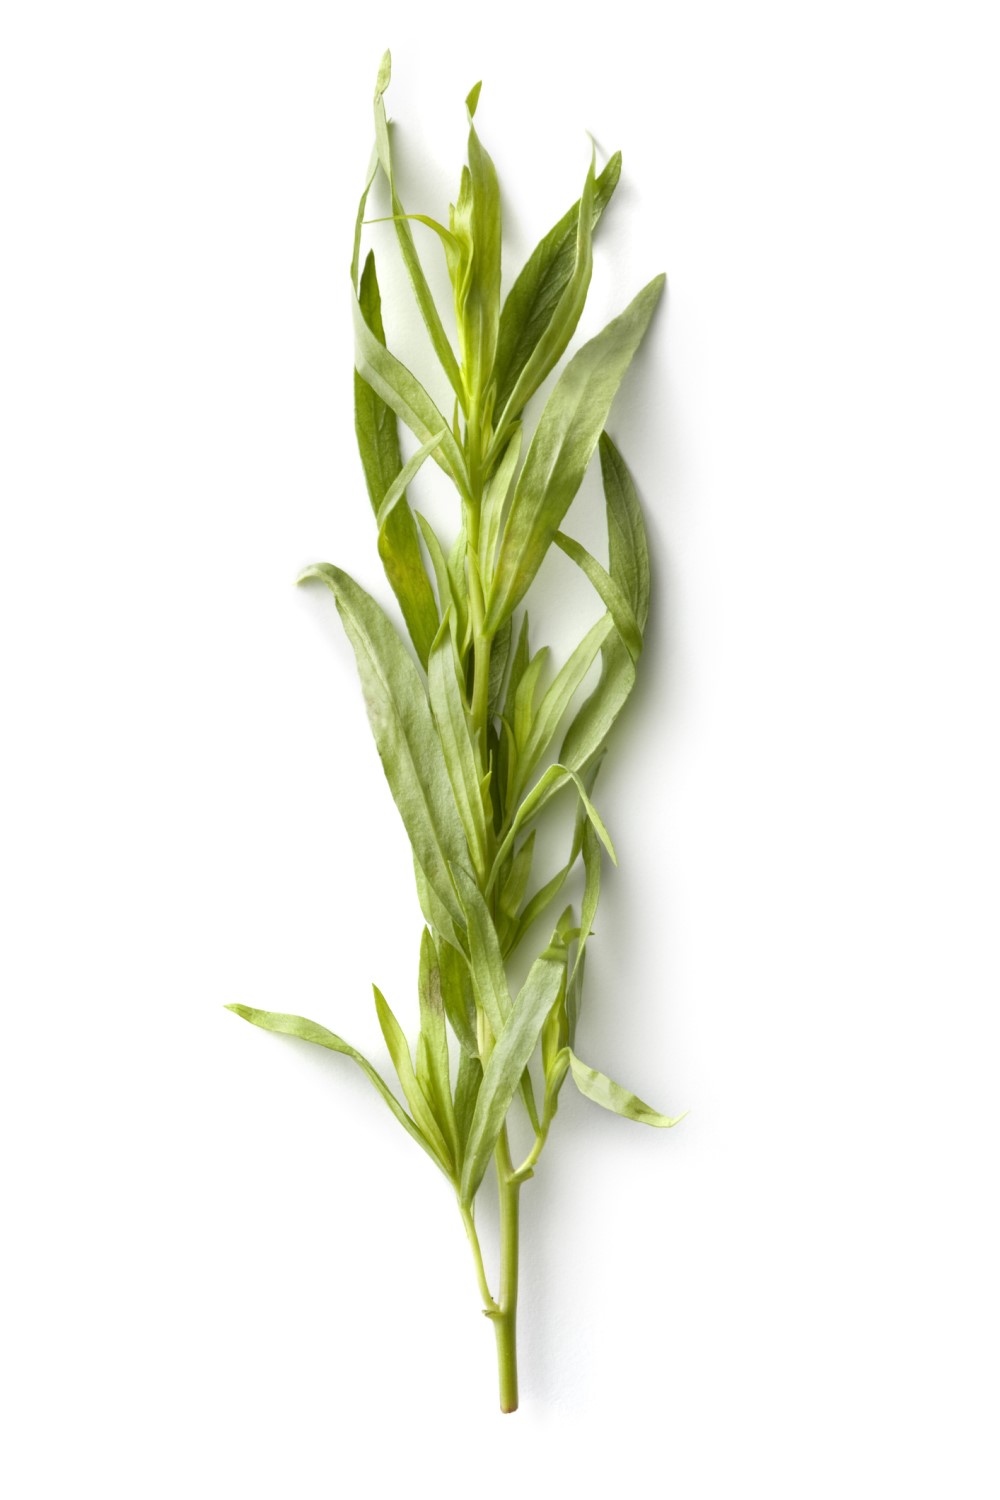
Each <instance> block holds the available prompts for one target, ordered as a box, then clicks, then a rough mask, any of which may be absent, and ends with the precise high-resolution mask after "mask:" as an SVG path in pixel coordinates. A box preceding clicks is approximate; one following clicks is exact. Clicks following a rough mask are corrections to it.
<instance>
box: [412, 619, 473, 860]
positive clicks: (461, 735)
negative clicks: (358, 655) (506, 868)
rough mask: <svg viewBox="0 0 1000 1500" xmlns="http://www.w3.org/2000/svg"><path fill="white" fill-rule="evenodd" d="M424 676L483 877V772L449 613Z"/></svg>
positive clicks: (458, 804)
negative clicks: (481, 785) (470, 721)
mask: <svg viewBox="0 0 1000 1500" xmlns="http://www.w3.org/2000/svg"><path fill="white" fill-rule="evenodd" d="M427 677H428V688H429V692H430V702H431V712H432V713H433V715H434V722H435V724H436V726H437V731H438V738H439V739H440V741H441V748H442V750H443V751H444V762H445V766H446V767H447V770H448V779H449V780H450V782H451V786H452V790H453V792H454V794H455V805H456V807H457V808H458V815H459V817H460V818H461V820H462V827H463V829H464V830H465V837H466V841H467V843H468V848H469V855H470V857H471V859H472V864H473V868H474V870H475V871H476V872H477V874H478V875H480V876H482V875H483V874H484V872H485V864H486V814H485V811H484V808H483V799H482V794H481V792H480V781H481V779H482V772H481V769H480V766H479V759H478V754H477V750H476V746H475V743H474V741H473V736H472V730H471V728H470V725H469V715H468V710H467V708H466V704H465V699H464V695H463V691H462V686H461V683H460V681H459V663H458V657H457V654H456V650H455V642H454V640H453V639H452V632H451V614H450V612H449V613H448V614H447V615H446V616H445V618H444V620H443V621H442V624H441V629H440V630H439V631H438V634H437V639H436V640H435V642H434V645H433V647H432V648H431V654H430V660H429V661H428V664H427Z"/></svg>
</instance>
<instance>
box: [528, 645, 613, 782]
mask: <svg viewBox="0 0 1000 1500" xmlns="http://www.w3.org/2000/svg"><path fill="white" fill-rule="evenodd" d="M612 629H613V624H612V620H611V616H610V615H604V616H602V618H601V619H600V620H598V621H597V623H596V624H594V625H592V626H591V628H590V629H589V630H588V631H587V634H586V635H585V636H584V638H583V640H582V641H581V642H580V643H579V645H578V646H577V647H576V648H575V649H574V650H573V651H572V652H571V653H570V656H569V657H568V659H567V660H566V661H565V662H564V663H563V665H562V667H560V669H559V671H558V672H557V673H556V675H555V677H554V678H553V680H552V682H551V683H550V685H549V687H548V688H547V689H546V691H545V694H544V696H543V698H542V701H541V703H540V704H539V705H538V711H537V713H536V714H535V715H534V718H533V719H532V723H531V732H530V734H529V735H528V736H527V737H526V739H525V741H524V743H523V744H521V741H520V737H519V736H518V746H519V748H518V757H517V781H516V783H515V787H516V790H515V793H514V795H515V798H516V797H517V795H518V794H519V792H520V790H521V789H522V788H523V786H524V784H525V782H526V781H527V779H528V777H529V776H530V775H531V773H532V771H533V770H534V769H535V767H536V765H537V764H538V762H539V760H540V759H541V758H542V756H543V755H544V753H545V751H546V748H547V747H548V745H549V743H550V741H551V740H552V738H553V736H554V735H555V732H556V730H557V729H558V728H559V724H560V722H561V720H562V716H563V714H564V713H565V712H566V710H567V708H569V705H570V703H571V702H572V699H573V695H574V693H575V692H576V690H577V688H578V687H579V686H580V684H581V683H582V682H583V679H584V678H585V677H586V675H587V673H588V672H589V671H590V668H591V667H592V665H593V663H594V660H595V658H596V656H597V653H598V651H600V649H601V647H602V646H603V644H604V642H605V641H606V640H607V637H608V635H609V634H610V632H611V630H612ZM516 733H517V731H516V729H515V734H516Z"/></svg>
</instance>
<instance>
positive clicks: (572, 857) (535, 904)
mask: <svg viewBox="0 0 1000 1500" xmlns="http://www.w3.org/2000/svg"><path fill="white" fill-rule="evenodd" d="M601 758H602V757H597V758H595V760H594V761H593V763H592V764H591V765H590V766H589V767H588V769H587V774H586V776H585V777H584V786H585V787H586V789H587V795H588V796H592V795H593V791H594V782H595V781H596V780H597V773H598V771H599V770H600V768H601ZM585 829H589V830H590V831H591V832H592V833H593V834H594V836H595V838H596V830H595V829H594V827H593V824H592V823H591V822H590V819H589V818H588V816H587V809H586V807H585V806H584V804H583V803H582V802H581V803H580V804H579V806H578V808H577V814H576V819H575V822H574V826H573V842H572V846H571V848H570V851H569V858H568V860H567V861H566V863H565V864H564V865H563V866H562V868H561V869H560V870H557V872H556V874H555V875H553V876H552V878H551V879H550V880H548V881H546V883H545V884H544V885H543V886H542V887H541V888H540V889H539V890H537V891H535V893H534V895H533V896H532V897H531V899H530V901H529V902H528V903H527V905H526V906H525V908H524V910H523V911H522V912H521V915H520V917H519V918H518V922H517V925H516V927H515V928H514V930H513V932H512V933H511V934H510V936H509V939H508V942H507V944H506V946H505V949H504V954H505V956H506V955H507V954H509V953H512V952H513V951H514V949H515V948H517V947H519V946H520V944H521V943H522V942H523V940H524V937H525V935H526V933H527V932H528V929H529V928H530V927H531V926H532V924H533V923H534V922H536V921H537V920H538V918H539V917H540V916H541V915H542V913H543V912H544V911H545V909H546V908H547V907H548V906H549V905H550V904H551V903H552V902H553V901H554V900H555V898H556V896H557V895H558V894H559V892H560V891H561V890H562V888H563V886H564V885H565V883H566V881H567V879H568V877H569V876H570V875H571V874H572V871H573V867H574V866H575V864H576V861H577V859H578V858H579V855H580V851H581V849H582V848H583V836H584V830H585ZM578 958H579V960H580V962H581V963H582V959H583V955H582V953H581V954H579V955H578ZM578 967H579V965H578V964H576V963H575V964H574V973H573V974H571V976H570V982H571V984H572V983H573V982H574V979H575V971H576V969H577V968H578ZM570 1040H571V1041H572V1037H570Z"/></svg>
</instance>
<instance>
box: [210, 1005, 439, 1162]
mask: <svg viewBox="0 0 1000 1500" xmlns="http://www.w3.org/2000/svg"><path fill="white" fill-rule="evenodd" d="M226 1009H227V1010H231V1011H233V1012H234V1013H235V1014H236V1015H238V1016H242V1017H243V1020H244V1021H249V1022H250V1023H251V1025H253V1026H259V1027H260V1028H261V1029H262V1030H263V1031H275V1032H278V1033H279V1034H280V1035H282V1036H297V1037H299V1038H301V1040H302V1041H304V1042H313V1043H314V1044H315V1045H316V1046H317V1047H326V1048H327V1050H328V1051H330V1052H342V1053H343V1055H344V1056H345V1057H349V1058H351V1059H352V1060H353V1061H354V1062H356V1063H357V1065H358V1067H359V1068H360V1069H361V1071H362V1072H363V1073H364V1075H365V1077H366V1078H367V1079H368V1080H369V1082H370V1083H372V1084H373V1085H374V1086H375V1088H376V1089H377V1090H378V1092H379V1093H380V1094H381V1096H382V1098H383V1099H384V1100H385V1102H386V1104H387V1105H388V1106H389V1108H390V1109H391V1110H392V1112H393V1114H394V1115H395V1116H396V1119H397V1120H398V1121H399V1123H400V1125H402V1127H403V1129H404V1130H405V1131H406V1132H407V1134H408V1135H411V1136H412V1137H413V1139H414V1140H415V1141H416V1143H417V1145H418V1146H421V1147H423V1149H424V1150H425V1151H426V1152H427V1155H428V1156H429V1157H430V1158H431V1160H432V1161H433V1163H434V1165H435V1166H437V1167H440V1168H441V1170H442V1172H444V1173H445V1175H446V1176H448V1175H450V1174H449V1173H448V1169H447V1167H446V1166H445V1164H444V1162H443V1161H442V1160H441V1159H440V1157H439V1156H438V1154H437V1152H436V1151H435V1149H434V1147H433V1146H432V1145H431V1143H430V1141H429V1140H428V1139H427V1137H426V1136H425V1135H423V1134H422V1133H421V1131H420V1129H419V1128H418V1126H417V1125H416V1124H415V1123H414V1122H413V1120H411V1119H410V1116H409V1115H408V1114H407V1113H406V1111H405V1109H403V1107H402V1105H401V1104H400V1103H399V1100H398V1099H397V1098H396V1096H395V1094H394V1093H393V1092H392V1090H391V1089H390V1088H389V1086H388V1084H387V1083H386V1082H385V1079H384V1078H383V1077H382V1075H381V1074H380V1073H379V1072H378V1071H377V1070H376V1069H375V1068H373V1067H372V1065H371V1063H370V1062H369V1061H368V1059H367V1057H365V1056H363V1054H362V1053H360V1052H359V1051H358V1050H357V1048H356V1047H352V1046H351V1045H350V1043H349V1042H345V1041H344V1040H343V1039H342V1038H341V1037H339V1036H336V1035H335V1034H334V1033H333V1032H332V1031H327V1029H326V1027H325V1026H319V1025H317V1024H316V1022H315V1021H307V1020H306V1018H305V1017H304V1016H289V1015H284V1014H282V1013H280V1012H278V1011H273V1010H254V1009H253V1007H252V1006H249V1005H227V1006H226Z"/></svg>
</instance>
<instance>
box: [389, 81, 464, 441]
mask: <svg viewBox="0 0 1000 1500" xmlns="http://www.w3.org/2000/svg"><path fill="white" fill-rule="evenodd" d="M390 77H391V68H390V59H389V53H388V52H386V54H385V56H384V57H383V59H382V64H381V66H380V68H379V74H378V80H377V82H376V84H375V150H376V154H377V157H378V160H379V163H380V164H381V167H382V170H383V172H384V173H385V177H386V181H387V182H388V184H389V195H390V198H391V200H392V217H393V219H394V222H395V225H396V238H397V239H398V241H399V249H400V253H401V255H402V257H403V264H404V265H405V267H406V271H407V275H408V276H409V278H410V284H411V286H412V287H413V294H414V296H415V298H416V301H417V306H418V307H419V309H420V315H421V317H422V318H423V320H424V324H425V326H426V328H427V332H428V333H429V334H430V339H431V343H432V344H433V346H434V352H435V353H436V354H437V357H438V359H439V360H440V362H441V367H442V369H443V370H444V372H445V374H446V375H447V377H448V381H449V384H450V385H451V387H452V389H453V390H454V392H455V394H456V396H458V398H459V400H460V401H461V402H462V409H463V411H464V409H465V390H464V387H463V385H462V375H461V371H460V370H459V368H458V361H457V360H456V358H455V351H454V350H453V349H452V347H451V344H450V342H449V340H448V335H447V334H446V333H445V330H444V324H443V323H442V322H441V315H440V313H439V312H438V310H437V307H436V305H435V302H434V298H433V297H432V296H431V289H430V287H429V286H428V284H427V278H426V276H425V275H424V271H423V267H422V266H421V264H420V256H419V255H418V254H417V247H416V245H415V244H414V242H413V234H412V232H411V230H410V226H409V224H408V223H407V216H406V210H405V209H404V208H403V205H402V203H401V202H400V200H399V194H398V193H397V192H396V181H395V176H394V174H393V168H392V150H391V147H390V144H389V125H388V121H387V119H386V114H385V100H384V98H383V95H384V94H385V91H386V89H387V88H388V87H389V80H390ZM403 420H404V421H405V420H406V418H405V417H404V418H403Z"/></svg>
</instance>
